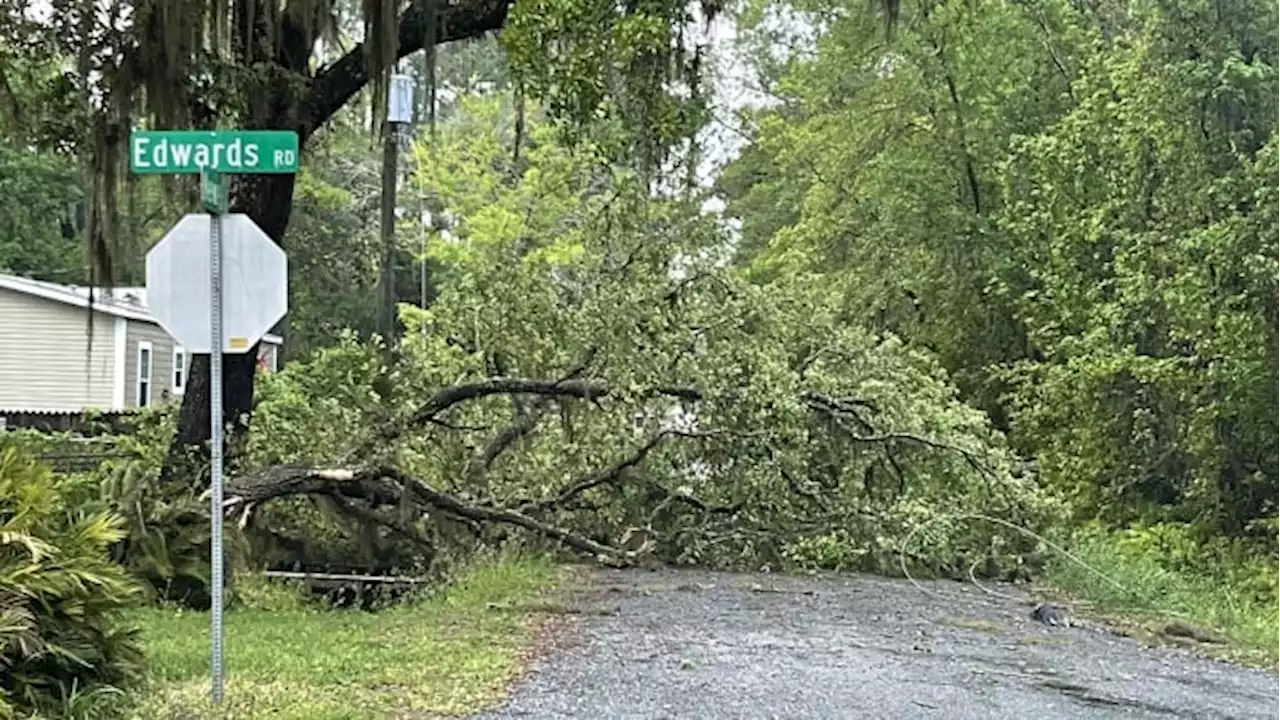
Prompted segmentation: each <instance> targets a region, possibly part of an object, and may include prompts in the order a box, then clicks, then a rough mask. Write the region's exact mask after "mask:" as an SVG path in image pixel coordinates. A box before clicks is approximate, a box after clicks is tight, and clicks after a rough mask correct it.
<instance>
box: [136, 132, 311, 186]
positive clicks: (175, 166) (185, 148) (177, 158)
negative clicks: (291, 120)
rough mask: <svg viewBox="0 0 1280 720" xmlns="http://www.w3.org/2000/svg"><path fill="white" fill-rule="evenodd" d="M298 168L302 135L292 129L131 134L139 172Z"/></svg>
mask: <svg viewBox="0 0 1280 720" xmlns="http://www.w3.org/2000/svg"><path fill="white" fill-rule="evenodd" d="M204 168H208V169H210V170H215V171H217V172H221V173H239V174H247V175H253V174H259V173H294V172H297V171H298V134H297V133H295V132H292V131H289V130H214V131H212V132H210V131H203V130H139V131H136V132H133V133H130V135H129V171H130V172H132V173H134V174H136V175H178V174H195V173H199V172H200V171H201V170H202V169H204Z"/></svg>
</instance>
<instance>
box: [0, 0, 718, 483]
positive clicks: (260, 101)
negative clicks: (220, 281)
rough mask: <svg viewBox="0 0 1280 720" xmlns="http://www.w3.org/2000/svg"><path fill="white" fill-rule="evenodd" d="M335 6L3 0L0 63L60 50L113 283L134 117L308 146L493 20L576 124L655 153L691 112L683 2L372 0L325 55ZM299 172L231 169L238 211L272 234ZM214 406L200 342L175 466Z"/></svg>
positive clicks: (65, 121) (70, 121)
mask: <svg viewBox="0 0 1280 720" xmlns="http://www.w3.org/2000/svg"><path fill="white" fill-rule="evenodd" d="M338 6H339V3H334V2H332V1H331V0H288V1H287V2H283V3H282V2H277V1H276V0H130V1H126V0H120V1H119V2H114V3H102V2H99V1H98V0H51V2H50V3H49V7H48V8H37V7H33V6H32V5H31V4H30V3H27V2H25V0H3V2H0V77H3V76H5V75H7V74H8V72H9V71H8V68H10V67H12V66H13V65H15V64H17V62H18V61H19V60H20V59H27V58H32V57H35V58H43V59H48V60H49V61H50V62H56V61H61V62H64V63H66V64H67V65H69V66H70V67H69V69H67V70H65V71H63V72H62V74H61V77H60V79H59V88H58V89H59V91H60V92H59V94H58V95H57V96H56V97H55V98H54V100H55V101H56V102H59V103H61V104H62V105H63V106H65V107H66V108H67V109H68V112H67V113H63V114H62V115H61V116H60V117H59V123H58V124H57V126H56V128H54V129H55V130H56V131H57V132H58V133H60V136H61V137H60V140H61V141H62V142H64V143H66V144H68V145H70V146H73V147H75V148H76V150H77V151H78V154H79V156H80V157H81V158H82V159H83V162H84V164H85V174H86V176H87V177H88V178H89V180H90V183H89V188H88V193H87V195H88V199H89V202H88V208H89V212H88V218H87V226H88V230H87V233H88V238H89V244H90V247H91V249H92V253H93V257H94V258H95V260H96V261H97V265H96V268H97V271H98V272H97V275H96V277H97V279H98V280H100V281H110V278H111V277H112V276H113V270H112V265H113V263H114V262H116V261H117V257H116V255H115V254H114V253H113V252H112V250H113V242H114V240H115V238H117V237H118V236H119V235H120V232H119V230H120V228H119V226H118V212H117V210H118V197H119V194H118V191H119V189H120V187H121V185H122V184H124V183H126V182H127V181H128V176H127V172H126V160H127V158H126V157H125V152H124V148H125V147H126V143H127V139H128V135H129V132H130V130H131V129H133V128H135V127H139V126H144V125H148V126H151V127H157V128H197V129H200V128H213V127H217V126H226V125H231V126H236V127H242V128H250V129H289V130H294V131H296V132H297V133H298V135H299V137H300V140H301V142H302V143H304V144H305V143H306V142H307V140H308V139H309V138H310V137H311V136H312V135H313V134H315V132H316V131H317V130H318V129H319V128H320V127H321V126H323V125H324V124H325V123H327V122H328V121H330V119H331V118H333V117H334V115H335V114H336V113H338V112H339V110H341V109H342V108H343V107H344V106H346V105H347V104H348V103H349V102H350V101H351V100H352V99H353V98H354V97H356V96H357V95H358V94H360V93H361V92H363V91H365V90H366V88H367V89H369V90H370V91H371V100H372V105H373V107H374V108H375V115H378V114H380V111H381V110H382V109H383V108H384V95H385V88H386V86H387V79H388V75H389V73H390V71H391V69H392V67H393V64H394V63H395V62H396V60H397V59H399V58H401V57H404V56H406V55H408V54H410V53H413V52H415V51H418V50H421V49H422V48H424V47H434V46H435V45H438V44H442V43H447V42H451V41H455V40H459V39H465V38H475V37H479V36H481V35H483V34H485V33H487V32H491V31H495V30H497V29H499V28H505V31H504V42H505V44H506V46H507V48H508V51H509V54H510V58H511V62H512V66H513V70H514V71H515V72H516V73H517V74H518V75H519V77H520V84H521V87H522V88H523V89H524V90H525V91H526V92H529V93H531V94H536V95H539V96H542V97H545V98H547V100H548V101H549V102H550V103H551V105H552V107H553V108H555V110H556V111H557V113H558V114H559V115H560V116H561V117H563V118H565V119H568V120H571V121H576V122H578V123H579V124H580V123H582V122H586V121H588V120H592V119H598V118H600V117H602V116H604V117H610V118H613V119H614V120H616V121H617V122H619V123H621V125H622V127H625V128H626V129H627V130H628V131H630V132H631V134H632V135H633V136H634V137H640V138H644V142H643V143H641V146H640V148H641V149H642V150H643V151H644V152H645V153H648V155H647V156H644V157H642V159H643V160H646V161H648V162H649V164H650V165H652V166H657V165H658V164H659V162H660V157H658V155H660V153H661V149H662V148H664V147H666V146H668V145H669V144H670V142H671V140H672V139H673V138H676V137H682V136H684V135H687V134H688V133H687V131H686V129H685V127H684V126H685V125H687V121H688V120H689V119H690V117H692V116H691V115H689V114H688V113H687V112H685V111H684V110H682V108H685V107H688V106H689V105H690V103H689V102H688V101H687V98H682V97H679V96H677V94H676V93H675V92H673V90H675V88H673V86H672V85H673V83H674V82H676V81H679V80H682V79H690V78H692V77H693V76H694V74H695V73H696V62H695V60H696V56H694V55H693V54H692V53H690V52H688V50H689V48H688V47H687V45H686V43H685V42H684V29H685V27H686V26H688V25H689V24H690V22H691V20H692V16H691V14H690V11H689V8H688V7H687V6H686V4H685V2H683V0H663V1H659V2H649V3H645V4H643V5H641V4H637V3H627V4H624V5H619V4H616V3H611V2H604V1H603V0H594V1H592V2H587V3H563V2H556V1H554V0H526V1H525V2H522V3H520V4H519V5H513V3H512V2H510V0H464V1H463V2H460V3H457V4H447V3H442V2H439V1H438V0H415V1H414V2H411V3H401V2H395V1H394V0H366V1H365V2H364V3H362V7H361V14H360V19H361V21H362V25H363V34H364V38H363V42H361V43H359V44H356V45H355V46H354V47H351V48H350V49H349V50H347V51H346V52H345V53H343V54H341V55H340V56H338V57H336V59H333V60H331V61H326V60H325V59H324V58H325V57H327V56H330V55H332V54H333V49H334V48H335V47H339V46H340V44H339V42H338V41H339V40H340V38H338V37H337V32H336V31H337V30H338V29H340V28H339V23H340V20H341V18H340V17H338V15H337V13H336V12H335V11H337V10H340V9H342V8H340V7H338ZM42 9H45V10H51V11H52V12H41V10H42ZM695 100H696V98H695ZM71 110H75V112H71ZM375 120H376V118H375ZM631 149H632V150H633V151H634V150H635V149H636V147H635V146H634V145H633V147H632V148H631ZM294 183H295V178H294V176H292V175H273V176H256V177H254V176H244V177H238V178H236V179H235V182H233V184H232V192H231V196H232V202H231V209H232V211H233V212H244V213H247V214H248V215H249V216H250V217H251V218H252V219H253V220H254V221H255V222H256V223H257V224H258V225H259V226H261V227H262V229H263V230H264V231H265V232H266V233H267V234H268V235H269V236H270V237H271V238H272V239H273V240H275V241H277V242H280V241H281V240H282V239H283V238H284V235H285V230H286V228H287V226H288V224H289V218H290V214H291V212H292V206H293V190H294ZM175 184H176V183H175ZM254 356H255V353H254V352H249V353H246V354H244V355H234V356H230V357H228V358H227V362H226V364H225V368H226V371H225V372H226V378H225V380H226V382H225V383H224V385H223V387H224V388H225V399H224V400H225V401H224V407H225V408H226V419H227V420H228V421H230V422H232V423H233V428H234V429H233V437H236V436H242V435H243V430H244V429H245V427H246V426H247V418H248V416H249V414H250V412H251V409H252V395H253V384H254V361H253V358H254ZM208 413H209V382H208V358H207V357H201V358H197V359H196V360H195V362H194V363H193V367H192V374H191V379H190V382H189V384H188V386H187V391H186V393H185V395H184V398H183V404H182V410H181V414H180V419H179V426H178V431H177V435H176V437H175V440H174V443H173V447H172V451H171V453H170V462H169V463H168V464H167V466H166V474H168V475H169V476H173V475H174V474H175V470H176V469H177V468H178V465H179V464H180V461H181V460H182V458H184V457H186V456H187V452H188V451H189V450H190V449H192V448H199V447H202V446H203V445H204V441H205V440H206V439H207V438H208V423H207V422H206V418H207V417H208ZM184 465H185V463H184Z"/></svg>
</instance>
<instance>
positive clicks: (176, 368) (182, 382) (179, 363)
mask: <svg viewBox="0 0 1280 720" xmlns="http://www.w3.org/2000/svg"><path fill="white" fill-rule="evenodd" d="M186 389H187V350H186V348H181V347H175V348H174V349H173V394H174V395H181V394H182V392H183V391H184V390H186Z"/></svg>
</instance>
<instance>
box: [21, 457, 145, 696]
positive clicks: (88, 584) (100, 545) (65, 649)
mask: <svg viewBox="0 0 1280 720" xmlns="http://www.w3.org/2000/svg"><path fill="white" fill-rule="evenodd" d="M122 526H123V523H122V521H121V519H120V518H119V517H118V516H117V515H115V514H113V513H109V512H105V511H96V512H92V511H87V510H85V509H83V508H77V507H75V506H74V504H73V503H71V502H69V501H68V498H67V497H66V495H65V494H64V492H63V488H62V487H61V486H60V484H59V481H57V480H56V479H55V477H54V476H53V474H52V473H51V472H50V471H49V469H48V468H47V467H46V466H43V465H41V464H39V463H37V462H36V461H34V460H33V459H31V458H30V457H29V456H28V455H26V454H24V453H22V452H20V451H19V450H18V449H17V448H15V447H13V446H4V445H0V717H9V716H13V715H15V714H19V713H51V714H64V713H65V712H66V711H67V709H68V706H69V705H70V704H71V703H72V702H74V701H76V700H77V699H78V698H82V697H85V696H86V695H89V696H92V695H95V694H98V693H102V692H112V691H114V690H115V689H116V688H119V687H120V686H121V685H122V684H124V683H126V682H127V681H129V680H131V679H133V678H134V677H135V676H136V673H137V672H138V671H140V670H141V668H142V656H141V652H140V650H139V646H138V644H137V636H136V630H135V629H134V628H132V627H131V626H129V625H128V624H126V623H125V622H124V621H123V619H122V618H121V617H120V615H119V611H120V610H121V609H123V608H125V607H128V606H129V605H131V604H133V603H135V602H136V601H137V600H138V599H139V597H140V592H139V589H138V587H137V586H136V585H135V584H134V582H133V581H132V580H131V579H130V577H129V575H128V574H127V573H126V571H125V570H124V568H122V567H120V566H119V565H117V564H115V563H114V562H112V561H111V559H110V557H109V556H108V548H109V547H110V546H111V545H112V544H113V543H115V542H118V541H119V540H120V539H121V538H122V537H123V535H124V531H123V527H122Z"/></svg>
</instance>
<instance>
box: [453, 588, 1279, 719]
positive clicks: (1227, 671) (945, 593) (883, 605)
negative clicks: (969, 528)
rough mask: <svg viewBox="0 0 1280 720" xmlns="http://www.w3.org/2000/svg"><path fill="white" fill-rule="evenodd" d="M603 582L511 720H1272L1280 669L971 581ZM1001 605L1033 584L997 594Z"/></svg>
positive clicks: (513, 707)
mask: <svg viewBox="0 0 1280 720" xmlns="http://www.w3.org/2000/svg"><path fill="white" fill-rule="evenodd" d="M924 586H925V587H926V588H927V589H928V590H929V594H926V593H924V592H921V591H920V590H919V589H917V588H915V587H913V586H911V585H910V584H908V583H906V582H904V581H899V580H889V579H884V578H877V577H867V576H854V575H832V576H816V577H814V576H781V575H767V574H765V575H761V574H755V575H749V574H728V573H713V572H705V571H693V570H669V569H668V570H659V571H644V570H633V571H594V572H590V573H587V574H585V575H584V577H583V578H582V579H580V580H579V581H578V582H576V583H575V584H574V586H573V587H572V588H569V589H566V590H565V591H564V592H565V596H564V600H565V602H566V603H567V604H568V605H569V607H571V608H573V609H575V610H578V611H580V614H574V615H570V616H568V617H569V618H571V619H570V620H568V621H567V622H566V623H564V624H563V625H562V626H560V627H559V628H558V629H557V630H554V631H552V632H551V635H550V638H549V641H550V642H551V647H550V648H548V649H547V650H546V652H545V653H543V655H542V656H541V658H540V659H538V660H536V661H535V662H534V663H533V665H532V667H531V669H530V673H529V674H528V675H527V676H526V677H525V678H524V679H523V680H522V681H521V682H520V683H519V684H517V685H516V686H515V687H514V688H513V689H512V692H511V695H510V696H509V698H508V701H507V703H506V704H505V705H503V706H500V707H498V708H496V709H494V710H493V711H491V712H489V713H487V714H484V715H480V716H477V717H478V718H485V719H489V720H498V719H499V718H538V719H543V718H545V719H546V720H552V719H553V718H585V719H589V720H612V719H614V718H619V719H624V718H696V719H699V720H703V719H705V720H719V719H727V718H892V719H895V720H896V719H898V718H948V719H949V720H950V719H956V720H960V719H963V718H983V719H986V718H1017V719H1019V720H1029V719H1032V718H1111V717H1124V718H1145V717H1162V718H1168V717H1189V718H1273V719H1274V718H1276V717H1277V714H1278V713H1280V704H1278V702H1277V688H1278V682H1277V676H1276V674H1275V673H1274V672H1268V671H1265V670H1255V669H1248V668H1242V667H1238V666H1234V665H1230V664H1226V663H1221V662H1215V661H1211V660H1204V659H1199V658H1196V657H1194V656H1192V655H1191V654H1190V653H1188V652H1186V651H1184V650H1178V649H1152V648H1144V647H1142V646H1141V645H1140V644H1139V643H1137V642H1136V641H1134V640H1131V639H1128V638H1124V637H1118V636H1115V635H1112V634H1110V633H1108V632H1105V631H1103V630H1096V629H1086V628H1074V627H1073V628H1057V627H1048V626H1045V625H1042V624H1040V623H1037V622H1035V621H1033V620H1031V619H1030V618H1029V617H1028V613H1029V611H1030V606H1029V605H1026V604H1023V603H1021V602H1016V601H1014V600H1012V599H1003V598H998V597H993V596H991V595H989V594H986V593H984V592H982V591H981V590H980V589H978V588H976V587H974V586H973V585H971V584H962V583H955V582H937V583H924ZM998 590H999V591H1000V592H1002V593H1005V594H1010V595H1018V594H1019V591H1018V590H1017V589H1014V588H1010V587H1007V586H999V587H998Z"/></svg>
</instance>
